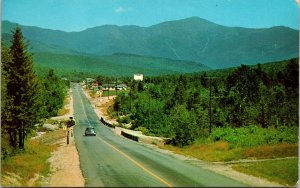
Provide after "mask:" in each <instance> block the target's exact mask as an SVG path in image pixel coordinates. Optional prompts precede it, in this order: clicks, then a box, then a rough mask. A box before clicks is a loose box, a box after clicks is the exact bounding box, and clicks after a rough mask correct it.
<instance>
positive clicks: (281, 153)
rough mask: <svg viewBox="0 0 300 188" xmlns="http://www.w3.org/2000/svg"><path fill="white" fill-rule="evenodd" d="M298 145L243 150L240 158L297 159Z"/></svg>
mask: <svg viewBox="0 0 300 188" xmlns="http://www.w3.org/2000/svg"><path fill="white" fill-rule="evenodd" d="M297 156H298V144H297V143H295V144H275V145H266V146H257V147H254V148H245V149H244V150H243V152H242V158H257V159H270V158H281V157H297Z"/></svg>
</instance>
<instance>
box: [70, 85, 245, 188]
mask: <svg viewBox="0 0 300 188" xmlns="http://www.w3.org/2000/svg"><path fill="white" fill-rule="evenodd" d="M73 99H74V116H75V119H76V122H77V125H76V126H75V128H74V136H75V141H76V147H77V150H78V153H79V157H80V168H81V170H82V172H83V176H84V178H85V182H86V186H97V187H102V186H103V187H206V186H214V187H224V186H226V187H234V186H237V187H242V186H247V185H244V184H242V183H240V182H237V181H235V180H233V179H230V178H228V177H225V176H223V175H219V174H216V173H214V172H211V171H209V170H205V169H202V168H201V167H199V166H195V165H192V164H190V163H188V162H186V161H184V160H180V159H178V158H176V157H175V156H172V155H169V154H165V153H161V152H159V151H156V150H153V149H151V148H149V147H145V146H144V145H142V144H140V143H138V142H134V141H131V140H128V139H126V138H123V137H120V136H118V135H116V134H115V133H114V132H113V131H112V130H110V128H108V127H106V126H104V125H103V124H102V123H101V122H100V121H99V118H98V117H97V115H96V114H95V112H94V110H93V108H92V106H91V104H90V103H89V101H88V99H87V98H86V96H85V95H84V94H83V91H82V88H81V87H80V86H79V84H77V85H75V86H74V87H73ZM88 126H92V127H94V128H95V130H96V133H97V136H84V130H85V128H86V127H88ZM70 160H71V159H70Z"/></svg>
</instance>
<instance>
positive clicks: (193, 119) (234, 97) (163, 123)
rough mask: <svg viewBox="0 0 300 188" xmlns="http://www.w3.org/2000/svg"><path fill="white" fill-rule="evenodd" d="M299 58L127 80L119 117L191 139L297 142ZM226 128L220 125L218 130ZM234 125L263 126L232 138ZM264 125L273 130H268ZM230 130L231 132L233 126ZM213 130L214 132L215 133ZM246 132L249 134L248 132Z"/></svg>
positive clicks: (178, 139) (179, 140)
mask: <svg viewBox="0 0 300 188" xmlns="http://www.w3.org/2000/svg"><path fill="white" fill-rule="evenodd" d="M298 74H299V61H298V59H291V60H287V61H283V62H277V63H273V64H266V65H260V64H259V65H257V66H253V67H249V66H246V65H242V66H240V67H238V68H235V69H229V70H223V71H211V72H207V73H198V74H186V75H177V76H160V77H151V78H147V79H146V81H145V82H132V83H131V82H128V84H129V85H131V90H130V92H129V93H126V92H121V93H119V94H118V97H117V99H116V101H115V104H114V106H113V109H114V111H115V112H116V114H117V112H118V113H119V114H121V115H122V116H120V117H119V122H123V123H124V122H125V123H129V122H131V123H132V129H137V130H142V131H143V132H145V133H146V134H152V135H160V136H165V137H171V138H173V143H174V144H175V145H180V146H183V145H189V144H191V143H193V142H194V141H195V140H196V139H198V138H209V137H210V138H211V139H216V140H219V139H225V140H226V139H227V140H230V139H231V140H230V141H231V142H238V141H240V142H243V143H242V144H246V145H247V144H249V145H251V144H253V143H252V142H255V144H256V145H259V144H266V143H270V142H274V143H289V142H292V143H293V142H297V133H298V131H297V127H298V120H299V117H298V112H299V104H298V96H299V87H298V83H299V79H298ZM218 128H221V129H222V130H221V131H219V132H218V131H215V130H217V129H218ZM231 128H246V130H245V131H251V130H252V131H255V130H261V132H260V133H259V134H260V135H259V138H256V137H253V138H251V139H252V141H249V140H248V141H247V139H243V138H242V137H241V138H240V140H232V138H233V137H234V138H236V137H235V136H233V135H234V134H237V135H240V136H241V135H242V136H243V133H240V132H239V131H238V130H243V129H237V130H235V129H231ZM263 130H268V131H267V132H264V131H263ZM228 131H229V132H228ZM236 131H237V132H236ZM211 132H213V134H212V133H211ZM244 136H245V135H244Z"/></svg>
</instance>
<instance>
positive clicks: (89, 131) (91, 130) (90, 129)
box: [84, 127, 96, 136]
mask: <svg viewBox="0 0 300 188" xmlns="http://www.w3.org/2000/svg"><path fill="white" fill-rule="evenodd" d="M84 135H85V136H96V131H95V128H94V127H87V128H86V129H85V132H84Z"/></svg>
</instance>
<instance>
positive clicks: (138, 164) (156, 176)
mask: <svg viewBox="0 0 300 188" xmlns="http://www.w3.org/2000/svg"><path fill="white" fill-rule="evenodd" d="M97 138H98V139H99V140H100V141H102V142H104V143H105V144H107V145H108V146H110V147H111V148H112V149H114V150H115V151H117V152H118V153H120V154H121V155H123V156H124V157H126V158H127V159H129V160H130V161H131V162H133V163H134V164H136V165H137V166H138V167H140V168H141V169H143V170H144V171H145V172H147V173H148V174H150V175H151V176H153V177H155V178H156V179H158V180H159V181H161V182H162V183H164V184H165V185H167V186H168V187H174V186H173V185H172V184H170V183H168V182H167V181H165V180H163V179H162V178H161V177H159V176H158V175H156V174H154V173H153V172H151V171H150V170H148V169H147V168H146V167H145V166H143V165H142V164H141V163H139V162H137V161H136V160H134V159H133V158H131V157H130V156H128V155H127V154H126V153H124V152H122V151H121V150H119V149H118V148H116V147H115V146H113V145H111V144H110V143H108V142H106V141H105V140H103V139H102V138H100V137H97Z"/></svg>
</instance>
